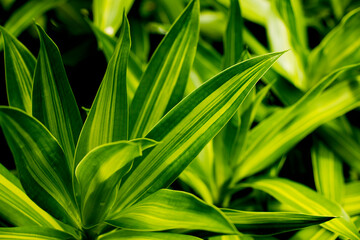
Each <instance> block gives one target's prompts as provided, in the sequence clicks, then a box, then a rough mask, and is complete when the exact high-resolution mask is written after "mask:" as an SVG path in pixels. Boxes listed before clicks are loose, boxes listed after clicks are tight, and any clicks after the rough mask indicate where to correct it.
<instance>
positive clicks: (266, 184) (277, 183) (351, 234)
mask: <svg viewBox="0 0 360 240" xmlns="http://www.w3.org/2000/svg"><path fill="white" fill-rule="evenodd" d="M243 186H249V187H252V188H255V189H259V190H261V191H264V192H266V193H268V194H270V195H271V196H273V197H274V198H276V199H277V200H279V201H280V202H282V203H284V204H287V205H289V206H291V207H292V208H294V209H296V210H298V211H301V212H303V213H308V214H316V215H324V216H336V217H339V218H335V219H333V220H331V221H329V222H326V223H323V224H322V225H321V226H323V227H325V228H327V229H329V230H330V231H333V232H335V233H339V234H341V235H342V236H344V237H347V238H350V239H354V240H355V239H360V234H359V232H358V231H357V229H356V227H355V225H354V224H353V223H352V222H351V220H350V218H349V216H348V215H347V213H346V212H345V211H344V210H343V209H342V208H341V207H340V205H338V204H337V203H335V202H332V201H330V200H328V199H326V198H325V197H324V196H322V195H321V194H319V193H317V192H315V191H313V190H312V189H310V188H308V187H306V186H304V185H301V184H299V183H296V182H292V181H290V180H287V179H282V178H274V179H262V180H258V181H255V182H253V183H250V184H243Z"/></svg>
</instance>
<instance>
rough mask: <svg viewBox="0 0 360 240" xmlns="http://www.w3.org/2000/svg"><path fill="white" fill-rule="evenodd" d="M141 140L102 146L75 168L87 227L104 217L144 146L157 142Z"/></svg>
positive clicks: (82, 211)
mask: <svg viewBox="0 0 360 240" xmlns="http://www.w3.org/2000/svg"><path fill="white" fill-rule="evenodd" d="M142 142H143V144H142ZM142 142H141V141H140V142H138V143H136V142H128V141H119V142H114V143H108V144H105V145H101V146H100V147H97V148H95V149H94V150H92V151H90V152H89V153H88V154H87V155H86V156H85V157H84V158H83V159H82V160H81V162H80V163H79V165H78V166H77V167H76V171H75V176H76V178H77V180H78V183H79V189H80V193H81V217H82V224H83V225H84V226H85V227H93V226H95V225H96V224H98V223H100V222H101V221H103V220H104V218H105V216H106V215H107V213H108V211H109V210H110V208H111V206H112V205H113V203H114V200H115V196H116V192H117V191H116V189H117V188H118V186H119V184H120V180H121V178H122V177H123V176H124V175H125V174H126V173H127V172H128V171H129V170H130V168H131V164H132V161H133V160H134V159H135V158H136V157H139V156H141V154H142V146H141V145H143V146H145V148H146V147H150V146H152V145H154V144H155V142H154V141H151V140H146V139H144V140H142Z"/></svg>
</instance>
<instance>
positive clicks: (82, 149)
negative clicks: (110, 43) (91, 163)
mask: <svg viewBox="0 0 360 240" xmlns="http://www.w3.org/2000/svg"><path fill="white" fill-rule="evenodd" d="M123 22H124V23H123V24H122V27H121V36H120V38H119V41H118V43H117V46H116V49H115V51H114V53H113V56H112V57H111V60H110V62H109V64H108V67H107V70H106V73H105V76H104V79H103V81H102V83H101V86H100V88H99V91H98V93H97V94H96V97H95V100H94V102H93V105H92V107H91V109H90V112H89V114H88V117H87V119H86V121H85V124H84V126H83V129H82V130H81V135H80V137H79V142H78V145H77V148H76V156H75V166H76V165H77V164H78V163H79V162H80V160H81V159H82V158H83V157H84V156H85V155H86V154H87V153H88V152H89V151H90V150H92V149H93V148H95V147H97V146H99V145H101V144H105V143H109V142H114V141H119V140H126V139H127V138H128V102H127V91H126V69H127V59H128V56H129V51H130V32H129V23H128V21H127V20H126V17H125V16H124V21H123ZM100 126H101V127H100Z"/></svg>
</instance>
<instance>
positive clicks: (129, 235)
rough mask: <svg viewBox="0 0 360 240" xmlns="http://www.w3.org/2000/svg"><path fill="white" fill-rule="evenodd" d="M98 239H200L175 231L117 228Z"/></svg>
mask: <svg viewBox="0 0 360 240" xmlns="http://www.w3.org/2000/svg"><path fill="white" fill-rule="evenodd" d="M98 239H99V240H122V239H123V240H127V239H131V240H144V239H146V240H201V239H200V238H197V237H193V236H189V235H184V234H177V233H166V232H140V231H139V232H135V231H126V230H119V231H115V232H111V233H108V234H104V235H101V236H100V237H99V238H98Z"/></svg>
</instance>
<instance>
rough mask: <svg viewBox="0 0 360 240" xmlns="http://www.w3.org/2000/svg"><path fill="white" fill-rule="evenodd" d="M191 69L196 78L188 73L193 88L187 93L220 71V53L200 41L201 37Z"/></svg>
mask: <svg viewBox="0 0 360 240" xmlns="http://www.w3.org/2000/svg"><path fill="white" fill-rule="evenodd" d="M192 71H193V73H195V74H196V76H197V78H194V77H193V76H192V75H190V78H191V80H192V82H193V85H194V88H193V89H191V91H188V93H190V92H192V91H193V90H195V89H196V88H198V87H199V86H200V85H201V84H203V83H204V82H205V81H206V80H208V79H210V78H212V77H213V76H215V75H216V74H218V73H219V72H220V71H221V55H220V54H219V53H218V52H217V51H216V50H215V49H214V48H213V47H212V46H211V45H210V44H208V43H206V42H205V41H201V39H200V40H199V42H198V46H197V49H196V54H195V60H194V63H193V66H192ZM195 80H196V81H195ZM188 85H189V84H188ZM186 87H187V88H188V86H186Z"/></svg>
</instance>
